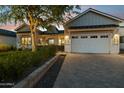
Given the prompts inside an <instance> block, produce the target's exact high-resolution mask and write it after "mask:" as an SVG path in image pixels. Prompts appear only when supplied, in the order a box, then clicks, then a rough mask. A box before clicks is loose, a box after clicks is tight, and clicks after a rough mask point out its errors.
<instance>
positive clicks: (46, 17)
mask: <svg viewBox="0 0 124 93" xmlns="http://www.w3.org/2000/svg"><path fill="white" fill-rule="evenodd" d="M74 8H77V9H79V8H80V7H79V6H69V5H10V6H9V5H8V6H0V23H7V22H15V23H18V22H25V23H28V24H29V25H30V30H31V34H32V51H35V50H36V44H35V37H36V34H35V33H36V28H37V27H38V26H41V27H43V28H49V26H50V25H53V24H58V25H59V24H62V23H64V22H65V19H66V18H65V17H66V14H69V15H70V16H67V18H70V17H71V14H72V13H75V11H74V10H73V9H74Z"/></svg>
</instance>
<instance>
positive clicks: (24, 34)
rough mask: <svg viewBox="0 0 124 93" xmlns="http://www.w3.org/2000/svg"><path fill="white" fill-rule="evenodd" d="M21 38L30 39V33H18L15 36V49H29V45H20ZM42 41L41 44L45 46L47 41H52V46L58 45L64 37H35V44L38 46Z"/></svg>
mask: <svg viewBox="0 0 124 93" xmlns="http://www.w3.org/2000/svg"><path fill="white" fill-rule="evenodd" d="M22 37H31V35H30V33H20V34H17V43H16V45H17V48H23V47H24V48H31V47H32V46H31V45H22V44H21V38H22ZM40 39H42V42H45V45H48V40H49V39H54V45H59V40H60V39H64V35H63V34H62V35H37V37H36V44H37V45H38V46H40V45H41V44H39V40H40Z"/></svg>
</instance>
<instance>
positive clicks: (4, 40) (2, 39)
mask: <svg viewBox="0 0 124 93" xmlns="http://www.w3.org/2000/svg"><path fill="white" fill-rule="evenodd" d="M0 44H7V45H11V46H16V37H9V36H3V35H0Z"/></svg>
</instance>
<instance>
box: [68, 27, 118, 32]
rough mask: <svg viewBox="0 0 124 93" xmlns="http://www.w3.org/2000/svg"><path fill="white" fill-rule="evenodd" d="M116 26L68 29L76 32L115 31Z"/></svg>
mask: <svg viewBox="0 0 124 93" xmlns="http://www.w3.org/2000/svg"><path fill="white" fill-rule="evenodd" d="M115 29H116V27H115V28H94V29H93V28H91V29H67V31H68V32H70V31H71V32H75V31H113V30H115Z"/></svg>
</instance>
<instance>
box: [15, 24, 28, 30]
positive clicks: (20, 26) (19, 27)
mask: <svg viewBox="0 0 124 93" xmlns="http://www.w3.org/2000/svg"><path fill="white" fill-rule="evenodd" d="M24 26H29V25H28V24H25V23H24V24H22V25H19V26H18V27H17V28H15V31H17V30H19V29H21V28H22V27H24Z"/></svg>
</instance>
